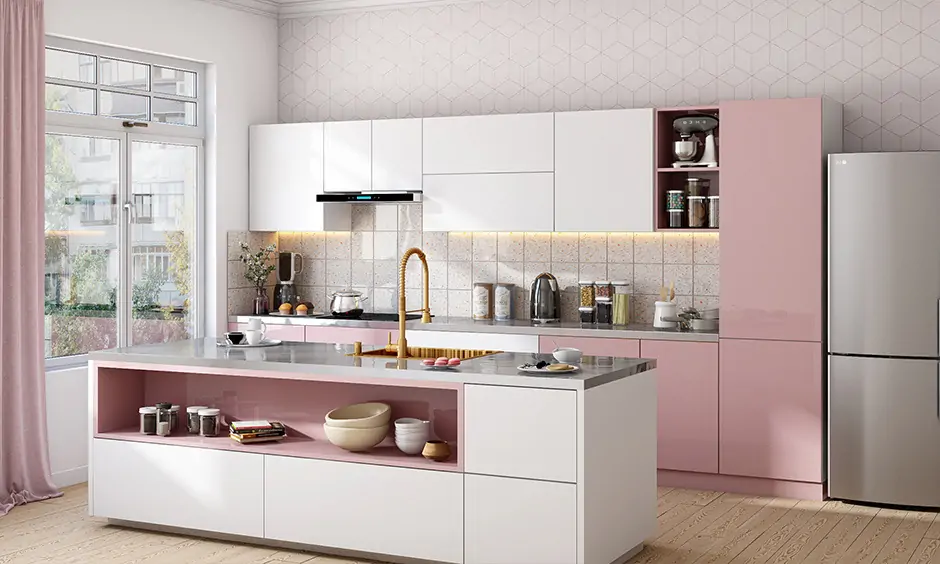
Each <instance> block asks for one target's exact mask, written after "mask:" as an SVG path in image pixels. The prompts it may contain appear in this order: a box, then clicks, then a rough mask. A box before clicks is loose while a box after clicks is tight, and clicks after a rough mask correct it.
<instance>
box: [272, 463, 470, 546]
mask: <svg viewBox="0 0 940 564" xmlns="http://www.w3.org/2000/svg"><path fill="white" fill-rule="evenodd" d="M463 479H464V477H463V475H462V474H459V473H456V472H434V471H429V470H414V469H410V468H394V467H390V466H374V465H368V464H351V463H345V462H332V461H327V460H307V459H302V458H289V457H282V456H265V468H264V491H265V497H264V531H265V538H268V539H273V540H281V541H289V542H298V543H303V544H312V545H319V546H326V547H332V548H341V549H346V550H358V551H364V552H374V553H379V554H390V555H394V556H403V557H407V558H419V559H424V560H434V561H439V562H462V561H463Z"/></svg>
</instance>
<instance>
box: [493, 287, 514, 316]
mask: <svg viewBox="0 0 940 564" xmlns="http://www.w3.org/2000/svg"><path fill="white" fill-rule="evenodd" d="M515 286H516V285H515V284H509V283H506V282H500V283H498V284H496V296H495V298H494V302H495V306H494V308H493V314H494V316H495V317H496V319H497V320H499V321H503V320H506V319H512V301H513V300H512V291H513V288H515Z"/></svg>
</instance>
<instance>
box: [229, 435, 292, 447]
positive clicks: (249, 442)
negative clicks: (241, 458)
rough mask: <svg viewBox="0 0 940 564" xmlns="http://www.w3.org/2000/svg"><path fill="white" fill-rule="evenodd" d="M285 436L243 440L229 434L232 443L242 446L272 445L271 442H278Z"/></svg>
mask: <svg viewBox="0 0 940 564" xmlns="http://www.w3.org/2000/svg"><path fill="white" fill-rule="evenodd" d="M285 436H286V435H276V436H269V437H254V438H251V437H249V438H244V437H241V436H239V435H236V434H229V438H231V439H232V440H233V441H235V442H238V443H241V444H243V445H249V444H253V443H273V442H277V441H280V440H281V439H283V438H284V437H285Z"/></svg>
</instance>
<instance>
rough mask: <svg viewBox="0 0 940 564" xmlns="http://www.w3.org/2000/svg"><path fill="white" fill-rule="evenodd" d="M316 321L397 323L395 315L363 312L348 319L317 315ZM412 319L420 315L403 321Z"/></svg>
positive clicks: (413, 315)
mask: <svg viewBox="0 0 940 564" xmlns="http://www.w3.org/2000/svg"><path fill="white" fill-rule="evenodd" d="M317 319H345V320H350V319H354V320H357V321H398V314H397V313H365V312H363V313H362V314H361V315H360V316H359V317H355V318H350V317H347V316H343V315H330V314H327V315H318V316H317ZM413 319H421V315H420V314H408V315H406V316H405V320H407V321H411V320H413Z"/></svg>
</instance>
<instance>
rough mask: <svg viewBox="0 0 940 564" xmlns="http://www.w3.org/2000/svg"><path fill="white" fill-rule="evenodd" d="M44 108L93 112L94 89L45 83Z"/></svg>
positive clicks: (73, 111)
mask: <svg viewBox="0 0 940 564" xmlns="http://www.w3.org/2000/svg"><path fill="white" fill-rule="evenodd" d="M46 109H47V110H52V111H54V112H69V113H73V114H92V115H94V113H95V91H94V90H92V89H90V88H78V87H76V86H62V85H59V84H48V83H47V84H46Z"/></svg>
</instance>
